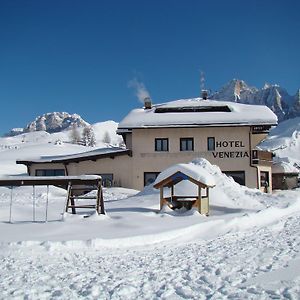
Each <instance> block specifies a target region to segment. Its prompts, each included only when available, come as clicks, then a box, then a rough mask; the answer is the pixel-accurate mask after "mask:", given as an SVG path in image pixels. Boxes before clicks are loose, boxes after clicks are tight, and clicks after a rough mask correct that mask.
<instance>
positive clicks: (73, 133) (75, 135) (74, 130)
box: [70, 124, 81, 145]
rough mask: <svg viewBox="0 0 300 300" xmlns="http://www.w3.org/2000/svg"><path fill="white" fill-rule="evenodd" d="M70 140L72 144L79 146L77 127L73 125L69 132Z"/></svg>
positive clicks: (79, 139) (79, 138)
mask: <svg viewBox="0 0 300 300" xmlns="http://www.w3.org/2000/svg"><path fill="white" fill-rule="evenodd" d="M70 138H71V143H72V144H78V145H80V144H81V137H80V132H79V129H78V127H77V126H76V125H75V124H74V125H73V126H72V129H71V131H70Z"/></svg>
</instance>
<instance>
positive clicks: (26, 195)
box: [0, 135, 300, 299]
mask: <svg viewBox="0 0 300 300" xmlns="http://www.w3.org/2000/svg"><path fill="white" fill-rule="evenodd" d="M29 138H30V139H33V135H30V136H28V139H29ZM5 141H6V144H5ZM13 141H14V142H13ZM13 141H10V142H9V143H8V142H7V140H4V139H1V140H0V143H1V144H2V145H6V148H5V146H3V148H2V152H0V166H1V168H0V169H1V174H22V173H25V172H26V170H24V169H23V166H20V165H16V164H15V162H14V161H15V159H16V158H20V157H21V156H20V155H22V157H24V154H26V155H27V154H28V155H34V154H36V153H43V154H48V155H54V154H67V153H75V152H76V151H78V150H81V149H82V148H80V149H79V148H78V147H81V146H76V145H71V144H68V143H63V144H55V143H48V141H47V142H45V143H42V142H41V141H39V142H34V141H31V142H29V141H28V142H27V143H26V142H24V141H23V142H22V141H21V142H20V143H18V142H16V140H13ZM72 147H74V148H72ZM85 149H86V148H85ZM45 151H46V152H47V153H45ZM193 163H194V164H196V165H197V166H198V167H201V168H203V169H205V171H206V172H208V173H209V174H211V176H212V177H213V178H214V181H215V183H216V187H215V188H213V189H212V190H211V210H210V216H209V217H205V216H201V215H199V214H198V212H196V211H194V210H191V211H179V212H177V211H172V210H170V209H168V208H165V209H164V211H163V212H159V211H158V208H159V194H158V192H157V191H156V190H153V189H152V188H151V187H149V188H147V189H145V190H144V191H142V192H138V191H134V190H128V189H123V188H110V189H105V190H104V199H105V210H106V215H100V216H97V215H94V214H92V211H82V213H81V214H78V215H70V214H64V213H63V211H64V205H65V200H66V191H65V190H63V189H60V188H57V187H50V188H49V195H48V200H49V207H48V217H47V222H45V221H46V203H47V188H46V187H36V189H35V196H36V197H35V222H33V207H34V206H33V203H34V199H33V189H32V187H18V188H14V189H13V190H11V189H9V188H6V187H1V188H0V262H1V264H0V265H1V269H0V278H1V280H0V299H207V298H211V299H222V298H234V299H245V298H247V299H270V298H272V299H274V298H275V299H282V298H287V299H299V298H300V252H299V251H300V236H299V231H300V190H299V189H298V190H293V191H284V192H280V191H277V192H275V193H274V194H273V195H266V194H263V193H261V192H260V191H258V190H255V189H249V188H246V187H241V186H239V185H238V184H237V183H235V182H234V181H233V180H232V179H230V178H227V177H226V176H225V175H223V174H222V173H221V172H220V170H219V169H218V168H217V167H215V166H212V165H210V164H209V163H208V162H207V161H205V160H202V159H198V160H195V161H194V162H193ZM11 196H12V199H13V201H12V207H11V216H12V223H9V222H8V221H9V217H10V201H11ZM91 214H92V215H91ZM84 215H91V216H90V217H88V218H84Z"/></svg>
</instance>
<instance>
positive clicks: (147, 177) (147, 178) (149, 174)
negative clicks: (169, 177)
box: [144, 172, 159, 186]
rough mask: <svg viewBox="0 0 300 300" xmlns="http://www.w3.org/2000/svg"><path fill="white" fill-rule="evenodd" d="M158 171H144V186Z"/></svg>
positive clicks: (152, 180)
mask: <svg viewBox="0 0 300 300" xmlns="http://www.w3.org/2000/svg"><path fill="white" fill-rule="evenodd" d="M158 174H159V172H145V173H144V186H147V185H149V184H152V183H153V182H154V181H155V179H156V178H157V176H158Z"/></svg>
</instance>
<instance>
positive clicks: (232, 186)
mask: <svg viewBox="0 0 300 300" xmlns="http://www.w3.org/2000/svg"><path fill="white" fill-rule="evenodd" d="M192 163H193V164H194V165H196V166H198V167H201V168H203V169H205V170H206V172H207V173H209V174H210V175H211V176H212V177H213V178H214V181H215V183H216V186H215V187H214V188H213V189H211V190H210V204H211V205H212V206H215V205H216V206H221V207H227V208H234V209H237V208H238V209H240V208H243V209H262V208H264V206H263V205H262V203H260V201H259V200H260V198H261V197H262V196H263V193H262V192H260V191H259V190H257V189H250V188H247V187H245V186H241V185H239V184H238V183H237V182H235V181H234V180H233V179H232V178H231V177H228V176H226V175H225V174H224V173H222V171H221V170H220V168H219V167H218V166H215V165H212V164H210V163H209V161H208V160H206V159H204V158H198V159H195V160H193V162H192Z"/></svg>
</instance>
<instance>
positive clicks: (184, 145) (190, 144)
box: [180, 138, 194, 151]
mask: <svg viewBox="0 0 300 300" xmlns="http://www.w3.org/2000/svg"><path fill="white" fill-rule="evenodd" d="M180 151H194V139H193V138H181V139H180Z"/></svg>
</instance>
